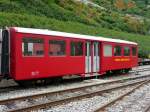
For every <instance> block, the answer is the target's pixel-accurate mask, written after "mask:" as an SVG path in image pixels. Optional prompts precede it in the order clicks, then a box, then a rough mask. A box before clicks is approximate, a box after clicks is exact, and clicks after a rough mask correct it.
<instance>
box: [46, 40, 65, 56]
mask: <svg viewBox="0 0 150 112" xmlns="http://www.w3.org/2000/svg"><path fill="white" fill-rule="evenodd" d="M64 55H66V42H65V41H64V40H49V56H64Z"/></svg>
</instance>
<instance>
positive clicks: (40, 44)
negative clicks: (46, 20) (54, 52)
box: [22, 38, 44, 56]
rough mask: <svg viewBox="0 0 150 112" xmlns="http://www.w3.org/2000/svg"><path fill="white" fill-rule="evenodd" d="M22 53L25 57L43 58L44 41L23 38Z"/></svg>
mask: <svg viewBox="0 0 150 112" xmlns="http://www.w3.org/2000/svg"><path fill="white" fill-rule="evenodd" d="M22 53H23V55H24V56H43V55H44V40H43V39H37V38H35V39H34V38H23V40H22Z"/></svg>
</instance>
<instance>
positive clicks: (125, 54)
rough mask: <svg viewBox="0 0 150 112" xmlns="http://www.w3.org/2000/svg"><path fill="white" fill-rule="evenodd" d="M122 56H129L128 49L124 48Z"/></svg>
mask: <svg viewBox="0 0 150 112" xmlns="http://www.w3.org/2000/svg"><path fill="white" fill-rule="evenodd" d="M124 56H130V48H129V47H124Z"/></svg>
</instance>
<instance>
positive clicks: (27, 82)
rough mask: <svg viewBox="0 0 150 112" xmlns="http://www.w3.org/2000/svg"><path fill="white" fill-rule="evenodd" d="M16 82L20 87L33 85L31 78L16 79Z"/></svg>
mask: <svg viewBox="0 0 150 112" xmlns="http://www.w3.org/2000/svg"><path fill="white" fill-rule="evenodd" d="M16 82H17V83H18V84H19V85H20V86H22V87H28V86H35V81H32V80H28V81H16Z"/></svg>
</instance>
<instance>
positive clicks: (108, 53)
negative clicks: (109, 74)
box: [103, 45, 112, 57]
mask: <svg viewBox="0 0 150 112" xmlns="http://www.w3.org/2000/svg"><path fill="white" fill-rule="evenodd" d="M103 48H104V49H103V51H104V56H105V57H109V56H112V46H111V45H104V47H103Z"/></svg>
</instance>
